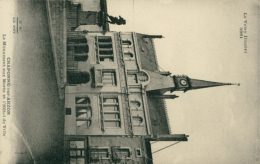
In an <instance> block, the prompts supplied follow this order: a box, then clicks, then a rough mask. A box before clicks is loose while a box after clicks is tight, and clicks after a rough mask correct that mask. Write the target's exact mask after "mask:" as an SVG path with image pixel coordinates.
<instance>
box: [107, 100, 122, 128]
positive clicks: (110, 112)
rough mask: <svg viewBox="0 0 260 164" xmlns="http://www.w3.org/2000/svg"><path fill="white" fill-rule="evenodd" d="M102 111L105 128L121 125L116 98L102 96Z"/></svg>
mask: <svg viewBox="0 0 260 164" xmlns="http://www.w3.org/2000/svg"><path fill="white" fill-rule="evenodd" d="M102 111H103V122H104V126H105V128H107V127H108V128H120V127H121V120H120V111H119V105H118V98H107V97H103V102H102Z"/></svg>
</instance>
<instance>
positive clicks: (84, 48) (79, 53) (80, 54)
mask: <svg viewBox="0 0 260 164" xmlns="http://www.w3.org/2000/svg"><path fill="white" fill-rule="evenodd" d="M88 51H89V47H88V45H86V44H83V45H75V46H74V60H75V61H86V60H88Z"/></svg>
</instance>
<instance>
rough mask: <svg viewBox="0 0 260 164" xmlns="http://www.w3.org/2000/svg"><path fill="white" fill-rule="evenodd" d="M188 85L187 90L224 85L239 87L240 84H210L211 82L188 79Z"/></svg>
mask: <svg viewBox="0 0 260 164" xmlns="http://www.w3.org/2000/svg"><path fill="white" fill-rule="evenodd" d="M189 83H190V87H189V89H188V90H193V89H201V88H209V87H217V86H224V85H237V86H240V83H220V82H212V81H205V80H198V79H190V78H189Z"/></svg>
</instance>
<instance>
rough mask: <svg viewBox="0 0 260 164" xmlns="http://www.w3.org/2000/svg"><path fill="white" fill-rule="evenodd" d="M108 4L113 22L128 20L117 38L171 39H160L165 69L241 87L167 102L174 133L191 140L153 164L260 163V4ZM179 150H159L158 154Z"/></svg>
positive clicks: (127, 0)
mask: <svg viewBox="0 0 260 164" xmlns="http://www.w3.org/2000/svg"><path fill="white" fill-rule="evenodd" d="M107 4H108V13H109V14H110V15H113V16H119V15H121V16H122V17H123V18H125V19H126V21H127V24H126V25H124V26H116V25H111V26H110V30H111V31H134V32H139V33H144V34H151V35H152V34H154V35H163V36H164V37H165V38H163V39H155V48H156V53H157V58H158V62H159V65H160V67H161V68H162V69H163V70H165V71H170V72H171V73H172V74H173V75H177V74H184V75H187V76H189V77H190V78H194V79H202V80H208V81H216V82H226V83H240V84H241V86H239V87H238V86H223V87H215V88H208V89H201V90H194V91H188V92H186V93H183V92H173V94H176V95H178V96H179V98H177V99H174V100H167V101H166V102H167V110H168V113H169V118H170V126H171V130H172V134H186V135H189V141H188V142H180V143H178V144H176V145H174V146H172V147H170V148H167V149H165V150H163V151H160V152H157V153H155V154H153V159H154V163H155V164H168V163H169V164H170V163H174V164H186V163H195V164H196V163H200V164H220V163H221V164H222V163H235V164H240V163H241V164H244V163H257V162H259V161H258V159H257V153H258V155H259V150H257V143H258V142H259V140H258V138H259V133H257V117H259V113H258V111H257V110H258V106H259V84H258V83H259V79H258V77H259V72H258V70H259V67H258V62H259V57H258V54H259V53H258V45H259V41H258V38H259V34H258V30H257V29H259V27H258V23H257V22H259V18H258V10H259V8H258V5H259V2H258V1H253V0H251V1H246V0H244V1H241V0H240V1H233V0H226V1H223V0H220V1H215V0H207V1H205V0H204V1H202V0H200V1H199V0H193V1H191V0H184V1H173V0H161V1H160V0H151V1H146V0H138V1H137V0H135V1H134V0H108V2H107ZM244 13H246V14H244ZM245 21H246V22H245ZM245 24H246V26H245ZM240 28H242V31H241V32H242V34H243V36H242V38H240ZM245 35H246V36H247V40H246V39H245V38H244V36H245ZM245 43H246V46H247V53H244V44H245ZM172 143H174V142H157V143H154V144H152V151H153V152H155V151H156V150H159V149H160V148H163V147H165V146H168V145H170V144H172ZM257 151H258V152H257Z"/></svg>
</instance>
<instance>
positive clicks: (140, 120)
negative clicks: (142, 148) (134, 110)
mask: <svg viewBox="0 0 260 164" xmlns="http://www.w3.org/2000/svg"><path fill="white" fill-rule="evenodd" d="M143 121H144V120H143V118H142V117H140V116H133V124H134V125H141V124H142V123H143Z"/></svg>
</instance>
